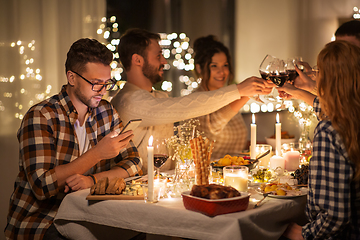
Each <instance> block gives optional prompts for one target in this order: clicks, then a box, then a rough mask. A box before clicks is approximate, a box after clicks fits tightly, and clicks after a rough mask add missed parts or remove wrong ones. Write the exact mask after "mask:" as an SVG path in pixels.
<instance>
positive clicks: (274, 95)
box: [259, 54, 289, 106]
mask: <svg viewBox="0 0 360 240" xmlns="http://www.w3.org/2000/svg"><path fill="white" fill-rule="evenodd" d="M259 72H260V75H261V77H262V78H263V79H264V80H271V81H272V82H273V83H275V84H276V85H277V86H280V87H281V86H282V85H284V83H285V82H286V81H287V79H288V77H289V75H288V73H287V72H286V69H285V62H284V61H283V60H280V59H278V58H276V57H274V56H272V55H269V54H268V55H266V56H265V58H264V59H263V61H262V62H261V64H260V67H259ZM260 99H262V100H263V102H266V101H267V102H280V103H281V104H280V106H281V105H282V100H281V99H280V98H279V94H278V92H277V91H276V89H275V88H273V89H272V91H271V93H270V94H268V95H265V96H260Z"/></svg>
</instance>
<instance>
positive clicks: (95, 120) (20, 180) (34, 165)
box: [5, 39, 142, 239]
mask: <svg viewBox="0 0 360 240" xmlns="http://www.w3.org/2000/svg"><path fill="white" fill-rule="evenodd" d="M112 58H113V56H112V53H111V51H109V50H108V49H107V48H106V46H104V45H103V44H101V43H99V42H98V41H96V40H94V39H80V40H78V41H76V42H75V43H74V44H73V45H72V46H71V48H70V50H69V52H68V54H67V60H66V63H65V67H66V76H67V80H68V84H67V85H64V86H63V87H62V90H61V92H60V93H59V94H57V95H54V96H53V97H51V98H49V99H46V100H44V101H42V102H40V103H38V104H36V105H35V106H33V107H32V108H30V110H29V111H28V112H27V113H26V115H25V116H24V119H23V121H22V123H21V126H20V129H19V131H18V134H17V136H18V140H19V149H20V154H19V157H20V159H19V174H18V176H17V178H16V181H15V189H14V193H13V194H12V196H11V199H10V207H9V214H8V217H7V220H8V224H7V226H6V228H5V236H6V237H7V238H8V239H63V238H62V236H61V235H60V234H59V233H58V232H57V230H56V229H55V227H54V225H53V224H52V223H53V219H54V217H55V215H56V213H57V211H58V208H59V206H60V203H61V201H62V199H63V198H64V197H65V195H66V193H69V192H70V191H78V190H81V189H86V188H90V187H91V186H92V185H93V184H94V182H96V179H101V178H103V177H109V178H110V179H111V178H114V177H122V178H125V177H129V176H133V175H135V174H142V172H141V163H140V159H139V154H138V152H137V149H136V148H135V146H134V145H133V143H132V141H131V138H132V137H133V135H132V131H129V132H126V133H123V134H121V135H118V132H119V130H120V128H121V127H122V124H121V121H120V119H119V116H118V114H117V112H116V110H115V109H114V108H113V107H112V105H111V104H110V103H109V102H107V101H106V100H103V99H102V97H103V95H104V94H105V93H106V90H110V89H111V88H112V87H114V85H115V82H114V81H113V80H112V79H110V77H111V68H110V63H111V61H112Z"/></svg>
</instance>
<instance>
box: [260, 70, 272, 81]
mask: <svg viewBox="0 0 360 240" xmlns="http://www.w3.org/2000/svg"><path fill="white" fill-rule="evenodd" d="M259 72H260V75H261V78H262V79H264V80H269V75H270V74H269V73H267V72H263V71H259Z"/></svg>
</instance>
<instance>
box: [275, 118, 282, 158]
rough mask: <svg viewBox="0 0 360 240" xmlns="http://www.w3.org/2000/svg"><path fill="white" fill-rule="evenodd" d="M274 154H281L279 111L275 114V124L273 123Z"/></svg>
mask: <svg viewBox="0 0 360 240" xmlns="http://www.w3.org/2000/svg"><path fill="white" fill-rule="evenodd" d="M275 154H276V155H278V156H280V155H281V123H280V117H279V113H277V114H276V124H275Z"/></svg>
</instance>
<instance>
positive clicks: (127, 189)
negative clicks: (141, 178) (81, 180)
mask: <svg viewBox="0 0 360 240" xmlns="http://www.w3.org/2000/svg"><path fill="white" fill-rule="evenodd" d="M143 199H144V195H143V190H142V187H141V185H140V184H138V183H135V181H134V180H132V182H131V183H128V184H127V183H126V182H125V180H124V179H123V178H117V177H115V178H113V179H111V180H109V178H107V177H105V178H102V179H100V180H99V181H98V182H97V183H96V184H94V185H93V186H92V187H91V188H90V194H89V195H88V196H87V197H86V200H143Z"/></svg>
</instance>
